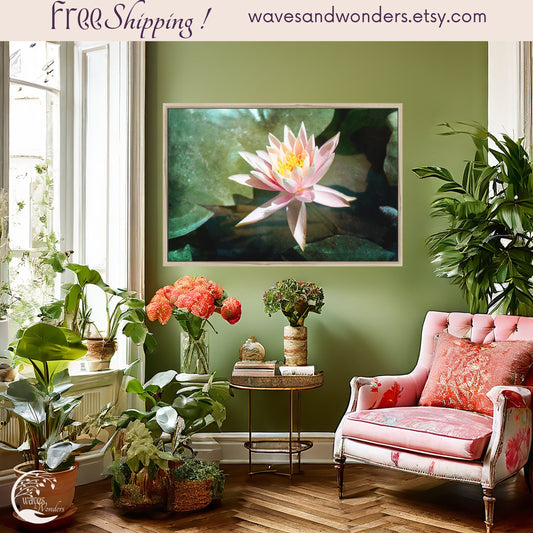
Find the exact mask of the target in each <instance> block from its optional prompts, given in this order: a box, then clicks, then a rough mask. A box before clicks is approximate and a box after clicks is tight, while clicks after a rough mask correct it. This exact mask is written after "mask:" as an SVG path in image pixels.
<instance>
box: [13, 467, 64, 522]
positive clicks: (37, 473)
mask: <svg viewBox="0 0 533 533" xmlns="http://www.w3.org/2000/svg"><path fill="white" fill-rule="evenodd" d="M56 486H57V479H56V477H55V476H54V474H53V473H51V472H45V471H43V470H32V471H30V472H26V473H24V474H23V475H22V476H20V477H19V478H17V480H16V481H15V484H14V485H13V488H12V489H11V505H12V506H13V510H14V511H15V514H16V516H17V517H18V518H19V519H20V520H24V521H26V522H30V523H31V524H46V523H47V522H52V521H53V520H55V519H56V518H57V517H58V516H59V515H61V514H62V513H64V512H65V510H66V509H64V508H63V507H62V506H61V501H57V499H56V498H53V497H52V498H50V497H49V495H50V494H52V495H53V493H54V490H55V488H56Z"/></svg>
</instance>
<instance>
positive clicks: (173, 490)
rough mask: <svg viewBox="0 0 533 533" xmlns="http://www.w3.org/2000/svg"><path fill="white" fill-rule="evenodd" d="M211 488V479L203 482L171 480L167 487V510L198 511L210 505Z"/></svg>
mask: <svg viewBox="0 0 533 533" xmlns="http://www.w3.org/2000/svg"><path fill="white" fill-rule="evenodd" d="M212 487H213V478H209V479H207V480H205V481H196V480H187V479H183V480H176V479H173V480H171V481H170V482H169V485H168V500H167V509H168V510H169V511H177V512H187V511H199V510H200V509H203V508H204V507H207V506H208V505H209V504H210V503H211V501H212V499H213V497H212V495H211V488H212Z"/></svg>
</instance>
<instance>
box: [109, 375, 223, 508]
mask: <svg viewBox="0 0 533 533" xmlns="http://www.w3.org/2000/svg"><path fill="white" fill-rule="evenodd" d="M126 391H127V392H130V393H133V394H136V395H137V396H139V397H140V398H141V399H142V400H144V401H145V402H146V405H147V409H146V410H145V411H140V410H135V409H130V410H127V411H124V412H123V413H122V415H121V416H120V417H119V418H118V420H116V421H114V422H113V423H114V424H115V425H116V427H117V429H118V430H119V431H118V432H117V435H119V436H118V437H117V442H116V443H115V447H114V451H113V459H114V460H113V463H112V465H111V469H110V473H111V474H112V487H113V494H114V500H115V503H116V504H117V506H118V507H119V508H121V509H124V510H128V511H143V510H146V509H147V507H148V506H151V507H150V508H157V507H160V506H161V503H162V502H161V499H160V498H159V497H158V498H156V501H154V498H152V496H151V495H150V494H151V493H154V494H155V493H157V491H155V487H159V488H161V486H163V485H164V486H165V487H166V488H168V487H169V485H172V483H173V480H174V479H175V476H174V474H173V471H174V469H176V468H179V467H180V465H181V464H182V463H183V461H184V460H185V459H187V458H191V457H192V456H193V455H194V450H193V449H192V447H191V442H190V439H191V437H192V435H194V434H195V433H197V432H198V431H201V430H202V429H204V428H206V427H207V426H209V425H211V424H216V425H217V426H218V427H220V426H221V425H222V422H223V421H224V419H225V417H226V410H225V407H224V404H223V401H224V400H225V399H226V398H227V397H228V396H229V394H230V389H229V384H228V382H227V381H215V380H214V375H192V374H177V373H176V372H175V371H174V370H168V371H166V372H160V373H158V374H156V375H155V376H153V377H152V378H151V379H150V380H149V381H147V382H146V383H145V384H144V385H142V384H141V383H140V381H138V380H137V379H135V378H134V379H131V380H130V381H129V382H128V385H127V387H126ZM120 435H122V436H120ZM134 485H135V486H136V487H134ZM217 486H218V487H219V489H220V484H218V485H217ZM157 490H159V489H157ZM170 490H173V489H172V488H170ZM209 490H211V488H210V489H209ZM154 491H155V492H154ZM217 494H218V493H217ZM219 496H220V494H219ZM202 498H203V499H202ZM200 499H201V500H202V501H204V500H205V494H204V496H203V497H200ZM137 504H139V505H137ZM166 504H167V500H166V499H165V505H166ZM170 510H177V509H175V506H172V508H171V509H170Z"/></svg>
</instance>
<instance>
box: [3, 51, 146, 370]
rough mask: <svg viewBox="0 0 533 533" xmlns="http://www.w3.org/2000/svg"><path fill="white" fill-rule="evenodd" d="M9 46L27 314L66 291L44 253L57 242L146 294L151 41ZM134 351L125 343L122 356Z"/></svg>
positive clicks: (16, 229)
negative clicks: (147, 47)
mask: <svg viewBox="0 0 533 533" xmlns="http://www.w3.org/2000/svg"><path fill="white" fill-rule="evenodd" d="M0 52H1V53H0V74H1V76H2V80H1V81H2V83H1V84H0V105H1V107H2V116H3V117H4V121H3V128H1V131H0V141H1V142H0V155H1V156H2V157H1V158H0V159H1V160H2V162H3V165H2V168H1V169H0V170H1V172H2V185H3V187H4V188H5V189H6V190H8V191H9V211H10V223H11V227H10V232H9V233H10V248H11V250H12V251H11V254H12V260H11V261H10V272H9V274H8V275H9V281H10V284H11V286H12V287H13V288H14V289H16V290H17V291H19V292H20V293H23V294H24V298H23V299H22V300H21V304H20V306H22V307H23V308H21V309H19V311H20V314H21V316H30V309H29V308H30V307H31V308H32V309H34V313H35V312H36V310H37V309H38V307H39V306H40V305H42V303H45V302H47V301H50V299H53V297H54V295H55V296H56V297H57V296H59V292H60V290H59V285H60V283H61V282H62V281H63V280H60V279H59V278H55V279H54V276H53V275H52V269H51V267H50V268H48V267H46V265H45V266H44V267H43V263H42V261H39V259H40V258H42V257H43V256H42V254H43V252H44V253H49V252H53V251H54V250H56V249H61V250H73V251H74V255H73V258H72V260H73V261H74V262H78V263H82V264H87V265H89V266H90V267H91V268H94V269H97V270H98V271H99V272H100V273H101V275H102V277H103V279H104V280H106V281H107V282H108V283H109V284H110V285H111V286H113V287H116V288H128V289H130V290H136V291H137V292H138V293H139V294H140V296H141V297H143V290H144V286H143V281H144V280H143V274H144V269H143V266H142V265H144V256H143V254H144V244H143V236H144V226H143V213H144V203H143V202H144V200H143V198H144V196H143V194H144V193H143V189H144V178H143V172H144V160H143V152H142V150H139V147H142V141H143V111H144V109H143V105H144V48H143V45H142V44H141V43H127V42H99V43H96V42H61V43H58V42H10V43H0ZM6 160H9V164H8V165H7V164H6V163H5V162H6ZM36 264H38V268H35V265H36ZM139 265H141V266H139ZM2 275H3V277H5V276H6V273H5V272H4V273H3V274H2ZM29 287H30V290H28V288H29ZM29 294H31V298H29V297H28V295H29ZM98 297H101V295H92V296H91V298H98ZM95 305H98V304H97V303H96V302H95ZM20 306H19V307H20ZM15 307H16V306H15ZM99 307H101V306H99ZM103 315H104V313H101V316H100V317H99V316H95V317H94V318H96V320H97V322H100V324H101V321H102V319H104V318H105V317H104V316H103ZM28 320H29V319H28ZM102 329H103V328H102ZM120 344H122V345H123V346H125V345H126V343H125V342H123V343H120ZM131 358H133V354H131V353H127V350H123V351H122V353H121V354H120V355H119V356H118V357H117V356H116V357H115V358H114V363H115V365H116V366H123V365H124V364H125V363H126V362H127V361H128V359H131ZM115 365H114V366H115Z"/></svg>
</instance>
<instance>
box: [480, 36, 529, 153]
mask: <svg viewBox="0 0 533 533" xmlns="http://www.w3.org/2000/svg"><path fill="white" fill-rule="evenodd" d="M531 76H532V72H531V43H530V42H489V43H488V126H489V131H490V132H491V133H494V134H495V135H499V134H501V133H506V134H507V135H509V136H510V137H512V138H514V139H516V138H518V137H525V140H526V147H529V146H531V144H532V142H533V139H532V131H531V128H532V124H531V113H532V100H531V99H532V87H531V85H532V78H531Z"/></svg>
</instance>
